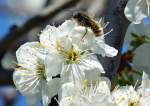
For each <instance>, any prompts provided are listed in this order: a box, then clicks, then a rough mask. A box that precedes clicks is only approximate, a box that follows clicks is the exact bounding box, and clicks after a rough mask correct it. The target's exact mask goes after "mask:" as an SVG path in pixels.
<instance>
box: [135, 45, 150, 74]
mask: <svg viewBox="0 0 150 106" xmlns="http://www.w3.org/2000/svg"><path fill="white" fill-rule="evenodd" d="M149 48H150V43H146V44H143V45H142V46H140V47H138V48H137V49H136V50H135V55H134V58H133V68H134V69H135V70H138V71H145V72H147V74H148V75H150V65H149V63H150V56H149V54H150V49H149Z"/></svg>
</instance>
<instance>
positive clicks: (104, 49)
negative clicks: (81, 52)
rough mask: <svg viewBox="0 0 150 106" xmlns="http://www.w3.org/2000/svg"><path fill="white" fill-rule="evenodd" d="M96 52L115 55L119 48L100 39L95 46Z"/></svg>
mask: <svg viewBox="0 0 150 106" xmlns="http://www.w3.org/2000/svg"><path fill="white" fill-rule="evenodd" d="M94 51H95V53H97V54H101V55H102V56H103V57H105V56H107V57H114V56H116V55H117V54H118V50H117V49H115V48H114V47H111V46H109V45H107V44H106V43H105V42H104V41H102V40H101V41H100V40H99V41H98V42H97V43H96V46H95V48H94Z"/></svg>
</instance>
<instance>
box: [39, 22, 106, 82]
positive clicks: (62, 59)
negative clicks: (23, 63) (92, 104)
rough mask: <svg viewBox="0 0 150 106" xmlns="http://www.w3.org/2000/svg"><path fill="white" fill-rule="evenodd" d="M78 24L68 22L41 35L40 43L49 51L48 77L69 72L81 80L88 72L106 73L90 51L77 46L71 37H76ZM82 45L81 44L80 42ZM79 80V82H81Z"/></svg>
mask: <svg viewBox="0 0 150 106" xmlns="http://www.w3.org/2000/svg"><path fill="white" fill-rule="evenodd" d="M75 26H76V22H74V21H71V20H68V21H66V22H65V23H63V24H62V25H61V26H59V27H58V28H56V27H52V26H48V27H47V30H46V31H43V32H42V34H41V35H40V42H41V44H42V45H43V47H45V48H47V49H48V50H49V54H48V55H47V56H46V63H45V64H46V76H47V80H49V76H56V75H58V74H61V75H64V74H66V73H67V72H69V73H70V74H69V75H68V76H66V77H69V76H70V75H73V76H74V77H75V76H77V77H78V78H79V74H80V75H81V77H80V78H81V79H82V78H83V77H84V72H85V71H87V70H97V71H99V73H104V69H103V67H102V65H101V64H100V63H99V61H98V60H97V57H96V56H95V55H93V53H92V52H90V51H89V49H85V48H82V46H80V45H77V44H75V43H74V42H73V41H75V40H76V39H72V38H70V37H69V36H70V35H72V36H75V34H74V33H72V32H73V31H74V27H75ZM78 43H80V42H78ZM80 78H79V80H81V79H80ZM70 80H74V79H72V78H71V79H70Z"/></svg>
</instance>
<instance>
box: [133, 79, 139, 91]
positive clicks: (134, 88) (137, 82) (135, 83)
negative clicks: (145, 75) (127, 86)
mask: <svg viewBox="0 0 150 106" xmlns="http://www.w3.org/2000/svg"><path fill="white" fill-rule="evenodd" d="M138 82H139V80H137V81H136V83H135V85H134V89H135V88H136V86H137V84H138Z"/></svg>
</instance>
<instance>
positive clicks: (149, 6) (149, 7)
mask: <svg viewBox="0 0 150 106" xmlns="http://www.w3.org/2000/svg"><path fill="white" fill-rule="evenodd" d="M146 3H147V9H148V13H147V14H148V16H149V15H150V2H149V1H148V0H146Z"/></svg>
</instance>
